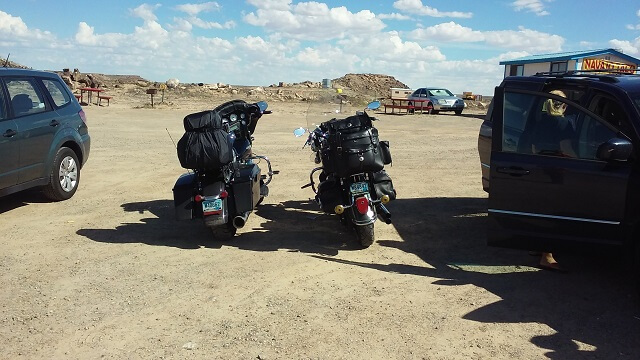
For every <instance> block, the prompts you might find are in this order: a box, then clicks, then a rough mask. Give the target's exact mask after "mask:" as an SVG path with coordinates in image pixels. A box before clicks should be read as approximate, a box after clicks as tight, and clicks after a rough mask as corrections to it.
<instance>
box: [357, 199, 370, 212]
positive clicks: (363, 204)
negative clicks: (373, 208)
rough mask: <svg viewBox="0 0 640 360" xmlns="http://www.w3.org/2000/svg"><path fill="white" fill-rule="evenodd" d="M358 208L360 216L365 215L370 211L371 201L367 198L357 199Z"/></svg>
mask: <svg viewBox="0 0 640 360" xmlns="http://www.w3.org/2000/svg"><path fill="white" fill-rule="evenodd" d="M356 208H357V209H358V211H359V212H360V214H362V215H364V214H366V213H367V212H368V211H369V200H368V199H367V198H366V197H364V196H363V197H359V198H357V199H356Z"/></svg>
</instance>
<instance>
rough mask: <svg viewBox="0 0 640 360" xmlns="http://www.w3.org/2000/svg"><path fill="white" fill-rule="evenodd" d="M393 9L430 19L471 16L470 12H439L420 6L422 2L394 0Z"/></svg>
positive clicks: (419, 0)
mask: <svg viewBox="0 0 640 360" xmlns="http://www.w3.org/2000/svg"><path fill="white" fill-rule="evenodd" d="M393 7H394V8H396V9H398V10H400V11H402V12H405V13H410V14H416V15H424V16H431V17H452V18H470V17H472V16H473V14H472V13H470V12H461V11H439V10H438V9H435V8H432V7H430V6H427V5H424V4H422V0H396V2H394V3H393Z"/></svg>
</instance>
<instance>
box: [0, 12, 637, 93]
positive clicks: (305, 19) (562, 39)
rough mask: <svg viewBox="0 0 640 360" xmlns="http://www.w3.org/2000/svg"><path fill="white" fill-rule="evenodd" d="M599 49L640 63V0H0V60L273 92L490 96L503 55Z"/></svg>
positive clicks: (514, 55)
mask: <svg viewBox="0 0 640 360" xmlns="http://www.w3.org/2000/svg"><path fill="white" fill-rule="evenodd" d="M613 4H615V6H613ZM602 48H616V49H618V50H620V51H622V52H624V53H625V54H627V55H631V56H634V57H639V58H640V3H638V2H637V1H630V0H616V1H615V2H603V1H595V0H582V1H575V0H498V1H487V0H483V1H477V0H395V1H394V0H386V1H382V0H373V1H371V0H369V1H364V0H349V1H346V0H342V1H339V0H331V1H326V0H325V1H292V0H219V1H192V2H187V1H173V0H172V1H158V2H140V1H118V0H114V1H110V2H108V3H104V2H95V1H93V2H92V1H87V0H85V1H73V0H68V1H64V2H54V1H49V0H22V1H9V0H1V1H0V57H2V58H5V57H6V56H7V55H8V54H9V53H11V57H10V59H11V60H13V61H16V62H18V63H21V64H23V65H27V66H30V67H33V68H37V69H47V70H61V69H62V68H71V69H73V68H78V69H80V71H82V72H85V73H91V72H95V73H105V74H134V75H140V76H142V77H144V78H147V79H149V80H152V81H166V80H167V79H169V78H177V79H179V80H180V81H181V82H204V83H217V82H222V83H229V84H236V85H263V86H266V85H270V84H275V83H278V82H280V81H284V82H301V81H305V80H311V81H321V79H323V78H336V77H340V76H342V75H344V74H347V73H378V74H387V75H391V76H394V77H396V78H397V79H398V80H400V81H402V82H404V83H405V84H407V85H408V86H410V87H412V88H416V87H421V86H445V87H448V88H449V89H450V90H452V91H453V92H456V93H461V92H462V91H473V92H474V93H479V94H485V95H489V94H491V93H492V92H493V87H494V86H496V85H497V84H498V83H499V82H500V80H501V79H502V74H503V69H502V67H501V66H500V65H499V64H498V63H499V62H500V61H501V60H508V59H513V58H517V57H521V56H526V55H531V54H546V53H556V52H563V51H575V50H589V49H602Z"/></svg>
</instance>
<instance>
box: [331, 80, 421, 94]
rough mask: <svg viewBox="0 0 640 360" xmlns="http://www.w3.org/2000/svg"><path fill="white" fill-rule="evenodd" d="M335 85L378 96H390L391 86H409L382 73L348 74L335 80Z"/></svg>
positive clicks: (403, 87)
mask: <svg viewBox="0 0 640 360" xmlns="http://www.w3.org/2000/svg"><path fill="white" fill-rule="evenodd" d="M333 87H334V88H337V87H342V88H348V89H351V90H352V91H353V92H354V93H358V94H363V95H364V94H366V95H372V96H375V97H377V98H384V97H388V96H389V89H391V88H401V89H406V88H408V86H407V85H405V84H404V83H402V82H400V81H398V80H397V79H396V78H394V77H393V76H389V75H382V74H346V75H345V76H343V77H341V78H337V79H334V80H333Z"/></svg>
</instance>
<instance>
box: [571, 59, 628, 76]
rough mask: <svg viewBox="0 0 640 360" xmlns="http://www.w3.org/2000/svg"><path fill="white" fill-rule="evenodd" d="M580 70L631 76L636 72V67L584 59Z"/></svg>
mask: <svg viewBox="0 0 640 360" xmlns="http://www.w3.org/2000/svg"><path fill="white" fill-rule="evenodd" d="M582 70H616V71H618V72H624V73H629V74H633V73H634V72H635V71H636V70H637V66H636V65H635V64H625V63H620V62H615V61H610V60H604V59H584V60H583V61H582Z"/></svg>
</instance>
